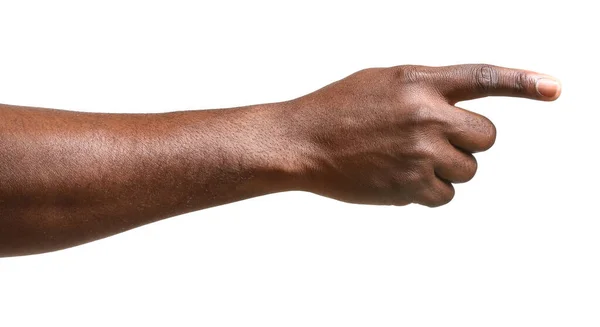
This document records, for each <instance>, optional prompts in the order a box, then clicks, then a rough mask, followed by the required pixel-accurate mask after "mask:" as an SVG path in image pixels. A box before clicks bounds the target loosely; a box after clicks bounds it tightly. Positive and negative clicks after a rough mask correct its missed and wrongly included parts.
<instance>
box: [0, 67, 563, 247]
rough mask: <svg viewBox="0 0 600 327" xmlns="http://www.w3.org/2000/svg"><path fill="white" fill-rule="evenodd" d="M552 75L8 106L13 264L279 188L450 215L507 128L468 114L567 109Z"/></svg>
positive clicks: (438, 75) (359, 81) (427, 78)
mask: <svg viewBox="0 0 600 327" xmlns="http://www.w3.org/2000/svg"><path fill="white" fill-rule="evenodd" d="M543 77H544V75H540V74H535V73H531V72H525V71H517V70H508V69H504V68H498V67H491V66H478V65H477V66H475V65H468V66H467V65H465V66H450V67H438V68H433V67H420V66H398V67H392V68H376V69H369V70H364V71H361V72H358V73H356V74H353V75H351V76H349V77H347V78H345V79H343V80H341V81H338V82H336V83H333V84H331V85H329V86H327V87H325V88H323V89H321V90H318V91H316V92H314V93H312V94H309V95H307V96H304V97H301V98H298V99H295V100H292V101H288V102H283V103H275V104H266V105H257V106H248V107H242V108H233V109H220V110H201V111H184V112H170V113H161V114H104V113H82V112H72V111H63V110H52V109H41V108H29V107H17V106H8V105H0V256H13V255H25V254H32V253H41V252H46V251H53V250H57V249H62V248H66V247H70V246H74V245H78V244H81V243H85V242H89V241H92V240H96V239H99V238H102V237H106V236H109V235H113V234H116V233H119V232H122V231H125V230H128V229H131V228H134V227H137V226H140V225H143V224H147V223H150V222H153V221H156V220H160V219H164V218H167V217H171V216H175V215H178V214H182V213H186V212H191V211H195V210H200V209H203V208H208V207H211V206H216V205H221V204H225V203H229V202H234V201H238V200H241V199H246V198H251V197H255V196H260V195H264V194H269V193H273V192H281V191H287V190H304V191H309V192H314V193H317V194H321V195H324V196H329V197H332V198H336V199H339V200H342V201H346V202H353V203H371V204H391V205H405V204H408V203H421V204H424V205H428V206H437V205H441V204H444V203H447V202H448V201H450V199H451V198H452V196H453V194H454V189H453V188H452V183H459V182H465V181H467V180H469V179H470V178H471V177H473V175H474V174H475V169H476V162H475V159H474V157H473V156H472V155H471V153H472V152H477V151H483V150H486V149H487V148H489V147H490V146H491V145H492V144H493V142H494V138H495V129H494V126H493V125H492V124H491V122H489V120H487V119H486V118H485V117H482V116H480V115H477V114H474V113H471V112H468V111H466V110H463V109H460V108H457V107H454V104H455V103H456V102H458V101H461V100H467V99H473V98H477V97H482V96H487V95H507V96H521V97H529V98H533V99H538V100H554V99H556V98H557V97H558V96H559V93H560V88H559V86H558V85H557V84H554V86H553V84H552V83H551V82H550V83H549V84H548V83H546V84H544V83H543V81H542V82H539V81H540V80H541V79H542V78H543Z"/></svg>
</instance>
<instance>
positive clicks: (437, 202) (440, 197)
mask: <svg viewBox="0 0 600 327" xmlns="http://www.w3.org/2000/svg"><path fill="white" fill-rule="evenodd" d="M455 194H456V191H455V190H454V187H453V186H452V185H451V184H449V187H447V188H446V189H445V190H444V191H443V192H440V193H438V194H436V195H435V196H433V197H432V198H431V199H430V200H429V201H426V202H425V203H424V204H425V205H426V206H428V207H430V208H435V207H441V206H443V205H446V204H448V203H450V202H451V201H452V200H453V199H454V196H455Z"/></svg>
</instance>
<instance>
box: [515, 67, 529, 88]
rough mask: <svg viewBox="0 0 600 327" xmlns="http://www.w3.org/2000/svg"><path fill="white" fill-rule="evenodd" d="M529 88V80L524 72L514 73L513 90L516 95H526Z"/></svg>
mask: <svg viewBox="0 0 600 327" xmlns="http://www.w3.org/2000/svg"><path fill="white" fill-rule="evenodd" d="M528 86H529V78H528V76H527V73H525V72H521V71H519V72H516V73H515V74H514V77H513V89H514V90H515V91H516V92H517V93H526V92H527V88H528Z"/></svg>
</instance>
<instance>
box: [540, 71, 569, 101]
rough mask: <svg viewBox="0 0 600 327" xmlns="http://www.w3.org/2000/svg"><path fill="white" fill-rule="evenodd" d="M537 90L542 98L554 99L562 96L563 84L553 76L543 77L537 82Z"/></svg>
mask: <svg viewBox="0 0 600 327" xmlns="http://www.w3.org/2000/svg"><path fill="white" fill-rule="evenodd" d="M535 90H536V91H537V93H538V95H539V96H541V98H542V100H546V101H554V100H556V99H558V97H560V94H561V92H562V84H561V83H560V81H559V80H557V79H555V78H553V77H549V76H546V77H542V78H540V79H538V80H536V82H535Z"/></svg>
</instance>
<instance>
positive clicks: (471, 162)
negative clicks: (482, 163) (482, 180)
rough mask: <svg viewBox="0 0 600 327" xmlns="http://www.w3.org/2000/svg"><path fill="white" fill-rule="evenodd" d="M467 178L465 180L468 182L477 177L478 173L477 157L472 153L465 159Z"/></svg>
mask: <svg viewBox="0 0 600 327" xmlns="http://www.w3.org/2000/svg"><path fill="white" fill-rule="evenodd" d="M464 170H465V180H464V182H468V181H470V180H472V179H473V177H475V174H476V173H477V159H475V157H474V156H473V155H472V154H469V155H468V159H467V160H466V161H465V167H464Z"/></svg>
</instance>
